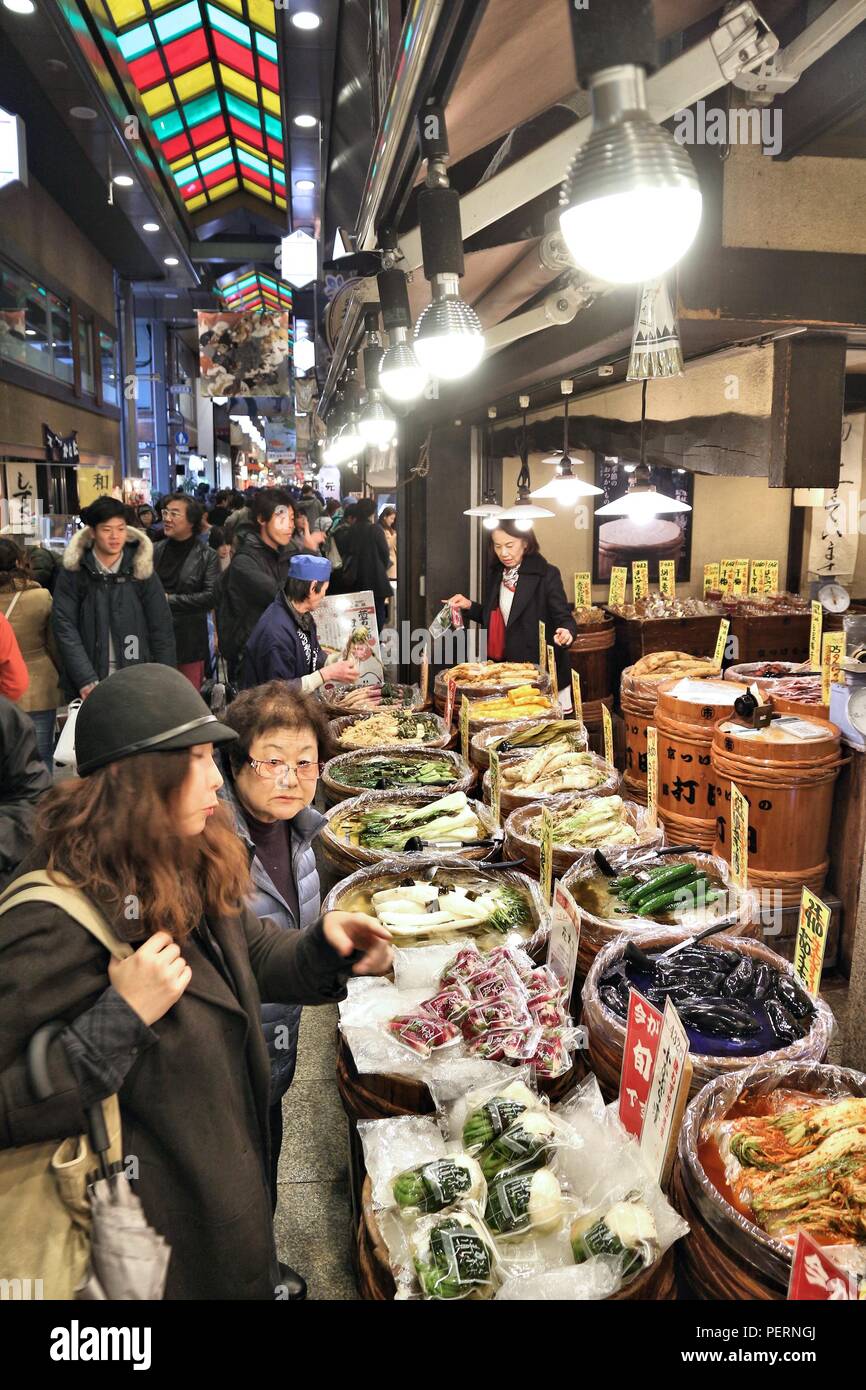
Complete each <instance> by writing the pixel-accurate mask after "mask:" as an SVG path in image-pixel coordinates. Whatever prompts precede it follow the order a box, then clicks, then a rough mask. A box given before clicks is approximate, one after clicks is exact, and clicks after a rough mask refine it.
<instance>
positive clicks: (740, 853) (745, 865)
mask: <svg viewBox="0 0 866 1390" xmlns="http://www.w3.org/2000/svg"><path fill="white" fill-rule="evenodd" d="M731 874H732V875H733V879H734V882H735V883H736V884H738V886H739V887H740V888H746V887H748V878H749V803H748V801H747V800H746V798H745V797H744V796H743V793H742V792H741V791H740V789H739V787H738V786H737V785H736V783H735V782H732V783H731Z"/></svg>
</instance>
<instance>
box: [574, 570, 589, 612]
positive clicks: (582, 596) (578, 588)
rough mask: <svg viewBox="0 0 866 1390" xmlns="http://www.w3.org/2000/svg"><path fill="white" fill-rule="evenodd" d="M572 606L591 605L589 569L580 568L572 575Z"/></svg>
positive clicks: (585, 606)
mask: <svg viewBox="0 0 866 1390" xmlns="http://www.w3.org/2000/svg"><path fill="white" fill-rule="evenodd" d="M574 606H575V608H591V607H592V575H591V574H590V573H589V570H581V571H580V572H579V573H578V574H576V575H575V576H574Z"/></svg>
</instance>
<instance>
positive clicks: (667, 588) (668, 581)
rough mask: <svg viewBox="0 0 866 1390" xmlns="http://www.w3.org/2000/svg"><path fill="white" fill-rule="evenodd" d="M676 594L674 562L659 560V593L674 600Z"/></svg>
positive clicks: (675, 563)
mask: <svg viewBox="0 0 866 1390" xmlns="http://www.w3.org/2000/svg"><path fill="white" fill-rule="evenodd" d="M676 592H677V562H676V560H659V593H661V594H664V596H665V598H675V597H676Z"/></svg>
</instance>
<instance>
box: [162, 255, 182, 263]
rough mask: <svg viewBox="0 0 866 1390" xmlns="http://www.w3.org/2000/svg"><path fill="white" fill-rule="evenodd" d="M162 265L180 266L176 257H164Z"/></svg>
mask: <svg viewBox="0 0 866 1390" xmlns="http://www.w3.org/2000/svg"><path fill="white" fill-rule="evenodd" d="M164 264H165V265H180V261H179V260H178V258H177V256H166V258H165V261H164Z"/></svg>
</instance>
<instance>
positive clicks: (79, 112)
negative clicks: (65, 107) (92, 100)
mask: <svg viewBox="0 0 866 1390" xmlns="http://www.w3.org/2000/svg"><path fill="white" fill-rule="evenodd" d="M69 114H70V116H74V117H75V119H76V121H95V120H96V117H97V116H98V114H99V113H98V111H94V109H93V107H92V106H70V108H69Z"/></svg>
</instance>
